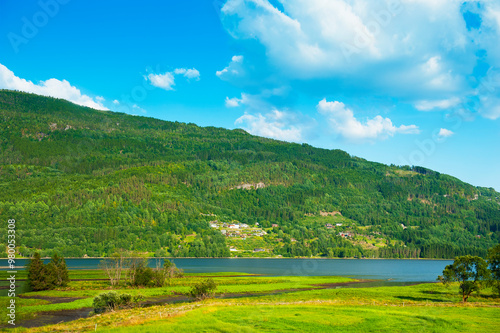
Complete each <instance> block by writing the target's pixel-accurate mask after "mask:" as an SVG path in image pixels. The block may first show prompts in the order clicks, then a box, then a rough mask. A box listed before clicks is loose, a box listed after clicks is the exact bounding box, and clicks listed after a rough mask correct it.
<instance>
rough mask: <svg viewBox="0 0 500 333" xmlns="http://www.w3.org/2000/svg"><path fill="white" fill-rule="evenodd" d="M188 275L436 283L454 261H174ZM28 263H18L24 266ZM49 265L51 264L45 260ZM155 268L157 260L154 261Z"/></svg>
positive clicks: (84, 262) (82, 264)
mask: <svg viewBox="0 0 500 333" xmlns="http://www.w3.org/2000/svg"><path fill="white" fill-rule="evenodd" d="M170 260H171V261H173V262H174V263H175V264H176V265H177V267H179V268H182V269H183V270H184V271H185V272H186V273H210V272H244V273H252V274H262V275H272V276H280V275H283V276H286V275H296V276H301V275H302V276H329V275H334V276H348V277H354V278H358V279H377V280H386V281H387V280H390V281H394V282H435V281H436V278H437V277H438V275H440V274H442V272H443V269H444V268H445V266H446V265H449V264H451V263H452V262H453V261H452V260H403V259H400V260H391V259H243V258H241V259H240V258H234V259H212V258H182V259H181V258H174V259H170ZM100 261H101V259H93V258H89V259H66V264H67V266H68V268H69V269H96V268H98V265H99V262H100ZM26 262H27V260H25V259H18V260H16V266H17V267H21V266H24V265H25V263H26ZM45 262H46V263H47V262H49V260H45ZM150 266H151V267H154V266H155V259H151V260H150ZM0 269H2V270H6V269H7V260H6V259H1V260H0Z"/></svg>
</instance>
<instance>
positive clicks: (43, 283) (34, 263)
mask: <svg viewBox="0 0 500 333" xmlns="http://www.w3.org/2000/svg"><path fill="white" fill-rule="evenodd" d="M27 269H28V285H29V287H30V288H31V290H33V291H40V290H48V289H50V284H49V282H48V281H47V268H46V266H45V264H44V263H43V260H42V259H41V258H40V253H38V252H35V254H34V255H33V258H32V259H31V260H30V261H29V263H28V265H27Z"/></svg>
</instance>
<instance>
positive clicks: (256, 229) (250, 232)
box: [210, 220, 278, 239]
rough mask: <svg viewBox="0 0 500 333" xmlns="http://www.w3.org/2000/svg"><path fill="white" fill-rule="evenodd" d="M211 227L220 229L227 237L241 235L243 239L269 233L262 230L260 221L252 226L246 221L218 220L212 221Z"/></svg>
mask: <svg viewBox="0 0 500 333" xmlns="http://www.w3.org/2000/svg"><path fill="white" fill-rule="evenodd" d="M274 226H276V227H277V226H278V225H277V224H273V227H274ZM210 227H212V228H216V229H219V230H220V232H221V233H222V234H223V235H225V236H226V237H239V238H242V239H246V238H247V237H252V236H257V237H259V236H264V235H267V232H266V231H264V230H262V229H261V227H260V225H259V224H258V223H255V226H253V227H251V226H249V225H248V224H245V223H226V222H219V221H217V220H215V221H211V222H210Z"/></svg>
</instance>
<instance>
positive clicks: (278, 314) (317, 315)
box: [0, 273, 500, 333]
mask: <svg viewBox="0 0 500 333" xmlns="http://www.w3.org/2000/svg"><path fill="white" fill-rule="evenodd" d="M83 274H87V273H83ZM88 274H90V273H88ZM228 275H238V276H228ZM206 276H211V277H212V278H213V279H214V280H215V281H216V282H217V284H218V288H217V292H218V293H219V294H232V293H236V294H243V295H244V294H245V293H248V296H245V297H239V298H226V299H212V300H207V301H204V302H192V303H191V302H188V303H180V304H165V305H159V306H153V307H149V308H138V309H130V310H120V311H116V312H113V313H107V314H103V315H99V316H94V317H91V318H87V319H81V320H77V321H73V322H69V323H63V324H59V325H52V326H47V327H42V328H36V329H30V330H29V331H30V332H32V331H33V332H74V331H79V332H80V331H93V330H94V328H95V325H96V324H97V327H98V331H100V332H141V333H145V332H193V331H196V332H235V331H238V332H270V331H280V332H295V331H300V332H322V331H325V332H338V331H341V332H429V331H430V332H471V331H473V332H494V331H495V330H497V328H498V327H500V316H499V314H500V310H499V307H500V298H499V297H498V295H494V294H493V292H492V291H491V290H489V289H485V290H483V291H482V292H481V294H474V295H473V296H472V297H471V298H470V299H469V302H468V303H466V304H462V303H461V302H460V301H461V297H460V295H459V293H458V286H457V285H456V284H455V285H452V286H451V287H445V286H443V285H442V284H438V283H428V284H420V285H415V286H406V287H373V288H340V289H312V290H301V289H310V288H318V286H317V285H319V284H328V283H340V282H347V281H352V280H350V279H348V278H344V277H297V276H282V277H268V276H252V275H245V274H233V273H231V274H229V273H209V274H196V275H188V276H187V277H185V278H181V279H175V280H173V283H172V285H171V286H168V287H164V288H147V289H146V288H142V289H130V288H121V289H118V290H117V291H118V292H119V293H122V292H126V293H130V294H133V295H137V294H142V295H144V296H145V297H146V298H148V297H154V296H165V295H172V294H173V293H174V292H177V293H178V292H187V291H188V290H189V289H190V286H192V285H193V284H194V283H197V282H199V281H200V280H202V279H204V278H206ZM109 290H110V289H93V290H52V291H44V292H36V293H28V294H27V295H38V296H59V297H84V298H83V299H79V300H75V301H72V302H68V303H62V304H48V302H47V301H42V300H34V299H19V298H17V299H16V304H17V310H18V311H17V315H18V319H19V318H21V319H22V318H30V317H33V316H35V315H36V314H37V313H39V312H42V311H56V310H64V309H79V308H84V307H90V306H91V305H92V299H93V296H95V295H98V294H99V293H101V292H103V291H109ZM279 290H286V291H287V292H281V293H280V292H278V293H273V294H267V295H266V294H265V293H266V292H271V291H279ZM291 290H292V291H291ZM293 290H295V291H293ZM7 301H8V298H7V297H1V298H0V306H1V307H2V310H0V314H1V315H2V317H5V316H4V314H3V312H4V311H5V310H3V309H5V305H6V304H7V303H6V302H7ZM2 323H4V320H3V319H2ZM17 331H18V332H23V331H27V330H23V329H17Z"/></svg>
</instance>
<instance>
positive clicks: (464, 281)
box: [438, 256, 490, 303]
mask: <svg viewBox="0 0 500 333" xmlns="http://www.w3.org/2000/svg"><path fill="white" fill-rule="evenodd" d="M489 275H490V271H489V270H488V265H487V264H486V261H484V259H482V258H480V257H474V256H462V257H457V258H455V261H454V262H453V264H452V265H448V266H446V267H445V269H444V271H443V275H442V276H439V277H438V280H440V281H441V282H443V283H444V284H449V283H451V282H454V281H458V282H459V283H460V287H459V288H460V292H461V293H462V300H463V302H464V303H465V302H467V299H468V298H469V296H470V294H472V292H474V291H478V290H479V289H480V284H481V282H483V281H486V280H488V278H489Z"/></svg>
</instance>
